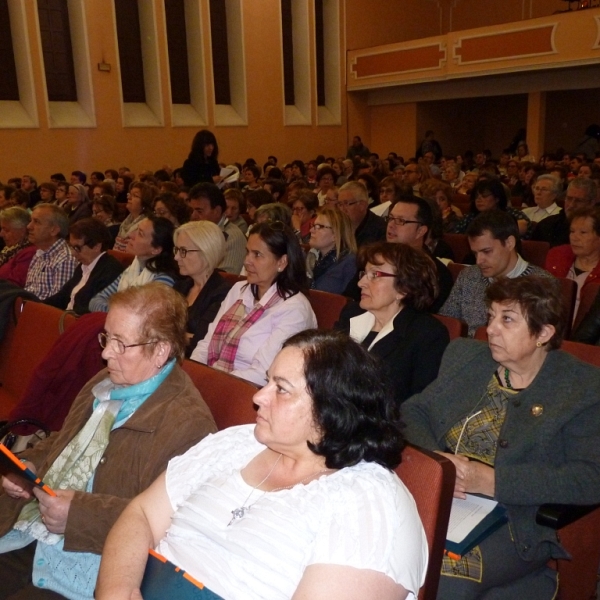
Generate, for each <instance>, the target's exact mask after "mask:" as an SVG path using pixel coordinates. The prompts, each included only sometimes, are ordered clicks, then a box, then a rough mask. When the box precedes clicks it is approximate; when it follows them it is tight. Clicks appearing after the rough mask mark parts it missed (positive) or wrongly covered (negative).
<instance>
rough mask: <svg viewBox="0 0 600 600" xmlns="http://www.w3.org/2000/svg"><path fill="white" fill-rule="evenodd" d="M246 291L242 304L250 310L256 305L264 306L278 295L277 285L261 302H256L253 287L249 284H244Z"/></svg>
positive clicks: (273, 286)
mask: <svg viewBox="0 0 600 600" xmlns="http://www.w3.org/2000/svg"><path fill="white" fill-rule="evenodd" d="M244 285H245V286H246V289H245V290H244V293H243V294H242V302H243V303H244V306H245V307H246V308H247V309H248V310H252V309H253V308H254V306H256V304H260V305H261V306H264V305H265V304H266V303H267V302H268V301H269V300H270V299H271V298H272V297H273V296H274V295H275V294H276V293H277V283H274V284H273V285H272V286H271V287H270V288H269V289H268V290H267V291H266V292H265V293H264V294H263V297H262V298H261V299H260V300H256V299H255V298H254V294H253V293H252V286H251V285H250V284H249V283H248V284H244Z"/></svg>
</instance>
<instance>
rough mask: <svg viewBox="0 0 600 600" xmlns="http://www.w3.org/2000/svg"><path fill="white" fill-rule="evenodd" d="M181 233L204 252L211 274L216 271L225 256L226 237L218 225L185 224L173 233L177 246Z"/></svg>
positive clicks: (206, 222) (207, 222) (203, 222)
mask: <svg viewBox="0 0 600 600" xmlns="http://www.w3.org/2000/svg"><path fill="white" fill-rule="evenodd" d="M180 233H185V234H186V235H187V236H188V237H189V238H190V240H191V241H192V244H194V246H196V247H197V248H198V249H199V250H202V254H203V255H204V258H205V259H206V262H207V264H208V269H209V271H210V272H212V271H214V270H215V269H216V268H217V266H218V265H219V264H221V261H222V260H223V257H224V256H225V236H224V235H223V232H222V231H221V229H220V228H219V227H218V226H217V225H215V224H214V223H213V222H211V221H190V222H189V223H185V224H184V225H181V227H178V228H177V229H176V230H175V233H173V241H174V242H175V245H177V238H178V237H179V234H180ZM188 249H189V248H188Z"/></svg>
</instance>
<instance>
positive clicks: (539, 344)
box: [535, 341, 543, 348]
mask: <svg viewBox="0 0 600 600" xmlns="http://www.w3.org/2000/svg"><path fill="white" fill-rule="evenodd" d="M535 345H536V346H537V347H538V348H541V347H542V346H543V344H542V342H539V341H538V342H537V343H536V344H535Z"/></svg>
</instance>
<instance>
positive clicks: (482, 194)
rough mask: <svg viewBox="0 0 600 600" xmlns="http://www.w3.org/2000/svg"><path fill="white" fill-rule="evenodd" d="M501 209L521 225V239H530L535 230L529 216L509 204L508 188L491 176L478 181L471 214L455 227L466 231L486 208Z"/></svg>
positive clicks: (457, 230)
mask: <svg viewBox="0 0 600 600" xmlns="http://www.w3.org/2000/svg"><path fill="white" fill-rule="evenodd" d="M494 209H499V210H503V211H504V212H507V213H508V214H509V215H511V216H512V217H513V218H514V219H515V221H516V222H517V225H518V226H519V234H520V235H521V239H529V237H530V236H531V232H532V231H533V228H532V225H531V221H530V220H529V217H528V216H527V215H525V214H524V213H523V212H522V211H520V210H517V209H516V208H512V207H510V206H508V198H507V195H506V190H505V189H504V186H503V185H502V183H501V182H500V180H499V179H497V178H495V177H489V178H487V177H486V178H484V179H481V180H480V181H478V182H477V184H476V185H475V187H474V188H473V190H472V191H471V207H470V210H469V214H467V215H465V216H464V217H463V218H462V220H461V221H459V222H458V223H457V224H456V225H455V227H454V232H455V233H465V232H466V231H467V229H468V228H469V225H470V224H471V222H472V221H473V219H474V218H475V217H476V216H477V215H478V214H479V213H481V212H483V211H486V210H494Z"/></svg>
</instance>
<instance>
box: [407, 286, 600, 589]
mask: <svg viewBox="0 0 600 600" xmlns="http://www.w3.org/2000/svg"><path fill="white" fill-rule="evenodd" d="M487 303H488V306H489V321H488V326H487V334H488V341H489V347H488V345H487V344H483V343H481V342H477V341H473V340H467V339H463V338H460V339H457V340H455V341H453V342H452V344H450V346H449V347H448V349H447V351H446V353H445V354H444V359H443V361H442V366H441V369H440V374H439V377H438V378H437V379H436V381H434V382H433V383H432V384H431V385H430V386H429V387H428V388H427V389H426V390H424V391H423V393H422V394H419V395H417V396H414V397H413V398H411V399H410V400H408V401H407V402H406V403H405V404H404V405H403V406H402V416H403V420H404V422H405V423H406V430H405V435H406V437H407V439H408V440H409V441H410V442H412V443H414V444H418V445H419V446H422V447H424V448H428V449H430V450H435V451H437V452H441V453H442V454H443V455H444V456H445V457H446V458H448V459H450V460H451V461H452V462H453V463H454V465H455V466H456V470H457V477H456V483H455V489H454V495H455V497H458V498H464V497H465V493H478V494H484V495H486V496H490V497H493V498H494V499H495V500H497V501H498V502H500V503H502V504H503V505H504V506H505V507H506V509H507V512H508V524H507V525H504V526H502V527H501V528H500V529H498V530H497V531H496V532H495V533H493V534H491V535H490V536H489V537H488V538H486V539H485V540H484V541H483V542H482V543H481V544H480V545H479V546H478V547H476V548H474V549H473V550H472V551H471V552H469V553H467V554H466V555H465V556H464V557H463V558H462V559H460V560H458V561H455V560H452V559H450V558H448V557H445V558H444V565H443V569H442V578H441V582H440V591H439V592H438V597H439V598H461V599H464V600H471V599H475V598H492V597H493V598H497V599H506V600H513V599H515V598H535V599H536V600H544V599H547V600H550V599H552V598H554V597H555V595H554V594H555V592H556V583H557V582H556V572H555V571H553V570H551V569H549V568H548V567H547V566H546V564H547V562H548V560H549V559H551V558H568V555H567V553H566V551H565V550H564V549H563V548H562V547H561V545H560V541H559V539H558V537H557V534H556V531H555V530H553V529H550V528H548V527H544V526H541V525H537V524H536V521H535V516H536V512H537V509H538V507H539V506H540V505H541V504H544V503H559V504H562V503H564V504H594V503H597V502H598V498H599V497H600V452H599V449H600V400H599V398H598V390H599V389H600V370H598V369H597V368H596V367H593V366H591V365H588V364H584V363H582V362H580V361H579V360H577V359H576V358H574V357H573V356H571V355H569V354H566V353H565V352H562V351H560V350H558V348H559V347H560V344H561V340H562V332H563V328H564V324H563V317H562V314H563V310H562V302H561V292H560V286H559V285H558V283H557V282H556V280H553V279H547V278H540V277H534V276H530V277H519V278H516V279H508V278H502V279H499V280H498V281H497V282H495V283H494V284H492V285H491V286H490V287H489V288H488V289H487Z"/></svg>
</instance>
